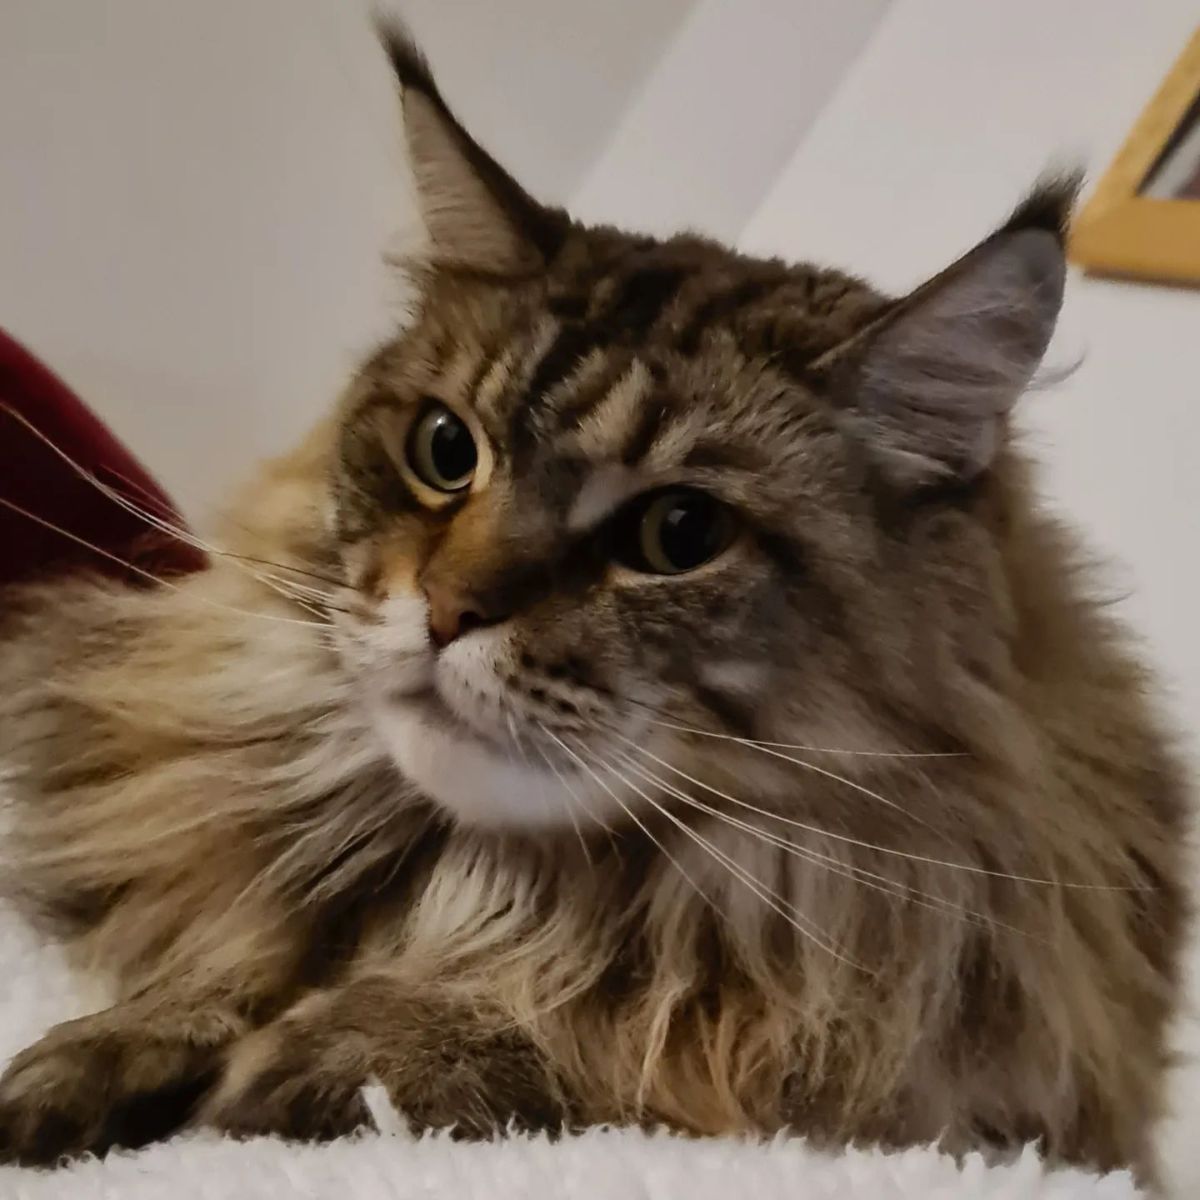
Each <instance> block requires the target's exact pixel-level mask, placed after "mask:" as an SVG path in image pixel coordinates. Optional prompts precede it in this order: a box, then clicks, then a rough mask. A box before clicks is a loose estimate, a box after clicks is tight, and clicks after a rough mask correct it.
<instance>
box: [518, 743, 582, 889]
mask: <svg viewBox="0 0 1200 1200" xmlns="http://www.w3.org/2000/svg"><path fill="white" fill-rule="evenodd" d="M532 744H533V747H534V749H535V750H537V752H538V754H540V755H541V756H542V761H543V762H544V763H545V764H546V766H547V767H549V768H550V770H551V771H552V772H553V774H554V777H555V778H556V779H557V780H558V782H559V783H560V784H562V787H563V790H564V791H565V792H566V793H567V794H568V795H569V796H570V797H571V799H572V800H573V801H574V802H575V804H577V805H578V806H579V811H580V812H582V813H583V814H584V815H585V816H586V817H587V818H588V820H589V821H592V822H593V823H595V821H596V817H595V813H594V812H593V811H592V810H591V808H590V807H589V806H588V805H586V804H584V802H583V797H582V796H581V795H580V794H579V793H578V792H577V791H576V790H575V788H574V787H573V786H572V785H571V784H570V783H569V782H568V781H567V777H566V776H565V775H564V774H563V773H562V772H561V771H560V770H559V769H558V765H557V763H555V761H554V760H553V759H552V758H551V757H550V755H548V754H547V753H546V751H545V749H543V747H542V745H541V744H540V743H539V742H533V743H532ZM567 817H568V819H569V820H570V822H571V828H572V829H573V830H574V831H575V836H576V838H577V839H578V840H579V848H580V849H581V850H582V851H583V857H584V858H586V859H587V863H588V867H589V868H591V869H592V870H595V868H596V862H595V859H593V858H592V852H591V850H590V848H589V847H588V844H587V839H586V838H585V837H584V836H583V829H582V827H581V826H580V824H579V818H578V817H577V816H576V814H575V809H574V808H573V807H572V806H571V805H570V804H568V805H567Z"/></svg>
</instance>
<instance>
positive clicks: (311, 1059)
mask: <svg viewBox="0 0 1200 1200" xmlns="http://www.w3.org/2000/svg"><path fill="white" fill-rule="evenodd" d="M361 1049H362V1048H361V1047H360V1046H359V1045H358V1044H356V1039H354V1038H353V1037H352V1036H350V1037H346V1038H344V1039H337V1040H334V1041H330V1040H327V1039H326V1038H323V1037H320V1036H316V1037H314V1036H312V1034H311V1032H310V1031H308V1030H305V1029H303V1028H298V1027H295V1026H292V1025H291V1024H290V1023H289V1022H287V1021H283V1022H280V1023H279V1024H277V1025H274V1026H270V1027H268V1028H266V1029H261V1030H259V1031H258V1032H256V1033H253V1034H251V1035H250V1036H249V1037H248V1038H245V1039H244V1040H243V1041H241V1042H239V1043H238V1045H237V1046H235V1047H233V1050H232V1053H231V1055H230V1057H229V1061H228V1064H227V1066H226V1069H225V1074H224V1078H223V1079H222V1081H221V1083H220V1084H219V1085H218V1086H217V1087H215V1088H214V1089H213V1091H212V1092H211V1094H210V1095H209V1096H208V1097H207V1098H206V1100H205V1101H204V1103H203V1104H202V1105H201V1107H200V1110H199V1113H198V1115H197V1118H196V1123H197V1124H200V1125H207V1126H211V1127H212V1128H215V1129H219V1130H221V1132H223V1133H227V1134H230V1135H231V1136H233V1137H239V1138H246V1137H256V1136H260V1135H265V1134H274V1135H276V1136H278V1137H284V1138H289V1139H292V1140H295V1141H331V1140H333V1139H334V1138H338V1137H344V1136H345V1135H347V1134H350V1133H353V1132H354V1131H355V1130H357V1129H361V1128H363V1127H364V1126H369V1125H371V1115H370V1111H369V1110H368V1108H367V1106H366V1103H365V1101H364V1100H363V1097H362V1088H363V1085H364V1084H365V1083H366V1082H367V1080H368V1077H369V1073H370V1069H369V1065H368V1062H367V1060H366V1058H365V1057H364V1055H363V1054H362V1052H361Z"/></svg>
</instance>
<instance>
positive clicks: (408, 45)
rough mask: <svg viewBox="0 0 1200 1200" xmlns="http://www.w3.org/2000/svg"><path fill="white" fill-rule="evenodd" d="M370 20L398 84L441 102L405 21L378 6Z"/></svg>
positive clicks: (431, 75)
mask: <svg viewBox="0 0 1200 1200" xmlns="http://www.w3.org/2000/svg"><path fill="white" fill-rule="evenodd" d="M373 19H374V24H375V32H376V34H377V36H378V37H379V41H380V42H381V43H382V45H383V48H384V50H385V51H386V52H387V56H388V61H389V62H390V63H391V64H392V70H393V71H394V72H395V75H396V78H397V80H398V81H399V83H400V86H401V87H402V88H412V89H413V90H414V91H418V92H424V93H425V94H426V95H427V96H430V97H432V98H434V99H436V100H439V101H440V100H441V94H440V93H439V91H438V86H437V82H436V81H435V80H434V78H433V72H432V71H431V70H430V69H429V63H428V61H427V60H426V58H425V55H424V54H423V53H422V52H421V48H420V46H418V45H417V43H416V40H415V39H414V38H413V35H412V32H411V31H410V30H409V28H408V26H407V25H406V24H405V23H404V21H403V20H402V19H401V18H400V17H398V16H397V15H396V14H395V13H387V12H382V11H380V10H378V9H377V10H376V11H375V14H374V18H373Z"/></svg>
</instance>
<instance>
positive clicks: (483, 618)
mask: <svg viewBox="0 0 1200 1200" xmlns="http://www.w3.org/2000/svg"><path fill="white" fill-rule="evenodd" d="M425 600H426V602H427V603H428V605H429V638H430V641H432V642H433V644H434V645H435V646H437V647H438V648H439V649H440V648H442V647H444V646H448V645H450V643H451V642H453V641H454V640H455V639H456V638H460V637H462V635H463V634H464V633H470V631H471V630H472V629H478V628H479V627H480V626H482V625H487V624H488V623H489V622H490V620H492V619H493V618H490V617H489V616H488V615H487V614H486V613H485V612H484V611H483V606H482V605H480V604H479V603H478V602H477V601H475V600H474V599H473V598H472V597H471V596H469V595H468V594H467V593H466V592H464V591H460V590H459V589H458V588H455V587H451V586H449V585H446V584H441V583H436V582H429V583H426V584H425Z"/></svg>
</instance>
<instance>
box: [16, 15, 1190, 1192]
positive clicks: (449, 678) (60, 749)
mask: <svg viewBox="0 0 1200 1200" xmlns="http://www.w3.org/2000/svg"><path fill="white" fill-rule="evenodd" d="M384 41H385V44H386V46H387V49H388V51H389V53H390V57H391V61H392V64H393V66H394V68H395V73H396V76H397V78H398V81H399V87H400V90H401V93H402V100H403V120H404V130H405V134H406V137H407V144H408V149H409V151H410V155H411V159H412V162H413V166H414V174H415V179H416V185H417V191H418V194H419V202H420V208H421V211H422V214H423V218H424V224H425V227H426V230H427V234H428V246H427V250H426V251H425V252H424V253H423V254H422V256H421V258H420V261H417V262H414V263H413V264H412V265H411V276H412V280H413V284H414V288H415V294H416V296H417V301H416V304H415V311H414V313H413V316H412V320H411V322H409V323H408V324H407V326H406V327H405V328H404V329H403V330H402V331H401V332H399V333H398V334H397V336H396V337H395V339H394V340H392V341H390V342H389V343H388V344H386V345H384V346H383V347H382V348H380V349H379V350H378V351H377V352H376V353H375V354H374V355H373V356H372V357H371V358H370V359H369V361H367V362H366V363H365V365H364V366H363V367H362V369H361V370H360V371H359V372H358V374H357V376H356V377H355V378H354V379H353V381H352V382H351V383H350V385H349V387H348V388H347V390H346V392H345V394H344V395H343V397H342V398H341V400H340V402H339V403H338V405H337V407H336V410H335V411H334V412H333V413H332V414H331V415H330V416H329V417H328V419H327V420H325V421H324V422H323V423H322V424H321V425H320V426H319V428H317V429H316V430H315V431H314V432H313V433H312V434H311V435H310V436H309V437H308V438H307V440H306V441H305V442H304V443H303V444H302V445H301V446H300V447H299V448H298V449H296V450H295V451H294V452H293V453H291V454H289V455H287V456H286V457H284V458H281V459H279V460H277V461H274V462H271V463H269V464H268V465H267V466H266V467H264V469H263V470H262V471H261V473H260V475H259V476H258V478H257V479H256V480H255V481H254V483H253V484H252V485H251V486H250V487H249V489H248V490H247V491H246V492H245V493H244V494H243V495H242V496H241V497H240V498H239V499H238V500H237V502H236V503H235V504H233V505H232V506H231V511H232V512H233V514H234V516H235V517H236V520H234V521H231V522H230V523H229V524H228V527H226V528H224V529H223V530H221V531H220V532H219V533H218V534H217V535H216V537H215V541H214V543H213V544H212V545H211V546H210V547H209V549H210V554H211V565H210V566H209V567H208V568H207V569H205V570H204V571H202V572H200V573H199V574H196V575H194V576H191V577H189V578H187V579H186V580H179V581H175V582H174V583H172V584H169V585H164V586H160V587H152V588H147V589H145V590H141V591H138V590H132V589H127V588H122V587H120V586H118V585H116V584H112V583H103V582H100V581H79V582H74V583H56V584H54V585H52V586H51V585H48V584H47V585H43V586H42V587H41V588H40V589H32V590H30V589H27V590H26V591H24V592H23V593H21V594H20V595H19V596H10V597H9V599H8V602H7V607H6V611H7V613H8V617H7V627H6V630H5V633H4V635H3V639H2V641H0V757H2V759H3V761H4V762H5V763H6V764H7V765H8V766H9V767H10V768H12V769H13V772H14V777H13V779H12V782H11V785H10V787H11V793H12V795H11V804H10V807H11V810H12V823H13V832H12V835H11V837H10V838H9V841H8V863H7V867H6V872H7V874H6V878H7V880H8V883H9V885H10V889H9V890H10V891H11V892H12V894H13V895H15V896H17V897H19V899H20V901H21V902H22V903H23V904H25V905H26V906H27V909H28V911H30V912H31V913H34V914H36V915H37V916H38V917H39V918H40V919H42V920H43V921H44V922H46V923H47V925H48V926H49V927H51V928H53V929H54V930H55V931H56V932H57V933H58V934H59V935H60V936H61V937H62V938H63V939H64V940H65V941H66V943H67V944H68V945H69V947H70V948H71V950H72V952H73V953H74V954H75V956H76V957H77V959H78V960H79V961H80V963H81V964H83V965H84V966H85V967H88V968H93V969H101V970H104V971H106V972H108V973H109V975H110V976H111V977H112V979H113V980H114V981H115V987H116V990H117V1000H116V1002H115V1004H114V1005H113V1006H112V1007H110V1008H108V1009H106V1010H105V1011H103V1012H99V1013H96V1014H95V1015H92V1016H88V1017H85V1018H83V1019H81V1020H77V1021H71V1022H68V1023H67V1024H64V1025H60V1026H58V1027H57V1028H55V1029H53V1030H51V1031H50V1033H48V1034H47V1035H46V1036H45V1037H44V1038H43V1039H42V1040H41V1041H40V1042H38V1043H37V1044H36V1045H34V1046H32V1047H30V1048H29V1049H28V1050H26V1051H25V1052H24V1053H22V1054H20V1055H19V1056H18V1057H17V1058H16V1060H15V1061H14V1062H13V1063H12V1064H11V1065H10V1066H9V1067H8V1070H7V1073H6V1074H5V1075H4V1077H3V1080H2V1081H0V1158H2V1159H5V1160H15V1161H18V1162H22V1163H49V1162H53V1161H55V1160H57V1159H58V1158H59V1157H60V1156H62V1155H70V1154H78V1153H81V1152H85V1151H96V1152H100V1151H103V1150H104V1149H105V1148H107V1147H109V1146H112V1145H116V1144H120V1145H138V1144H141V1143H144V1142H146V1141H148V1140H151V1139H153V1138H157V1137H162V1136H165V1135H166V1134H167V1133H168V1132H170V1131H171V1130H172V1129H173V1128H176V1127H178V1126H180V1125H183V1124H192V1125H200V1126H208V1127H212V1128H216V1129H220V1130H225V1131H228V1132H231V1133H233V1134H236V1135H249V1134H254V1133H260V1132H270V1133H276V1134H281V1135H285V1136H288V1137H295V1138H327V1137H332V1136H336V1135H340V1134H343V1133H348V1132H349V1131H351V1130H353V1129H355V1128H357V1127H359V1126H362V1125H364V1124H369V1123H370V1121H371V1114H370V1112H369V1110H368V1108H367V1107H366V1106H365V1104H364V1100H363V1093H362V1088H363V1085H364V1083H366V1082H367V1081H368V1080H372V1079H373V1080H377V1081H378V1082H379V1083H380V1084H381V1085H382V1086H383V1087H384V1088H385V1089H386V1091H387V1093H388V1094H389V1095H390V1098H391V1100H392V1101H393V1102H394V1105H395V1107H396V1109H397V1110H398V1111H399V1112H400V1113H401V1114H403V1116H404V1117H405V1118H406V1119H407V1120H408V1121H409V1122H410V1123H411V1125H412V1126H413V1127H414V1128H417V1129H424V1128H430V1127H447V1126H453V1127H454V1128H455V1129H456V1130H457V1131H458V1133H459V1134H461V1135H465V1136H472V1137H475V1136H479V1137H482V1136H488V1135H490V1134H492V1133H493V1132H495V1131H497V1130H499V1129H504V1128H509V1127H515V1128H525V1129H534V1130H558V1129H563V1128H566V1129H571V1128H578V1127H581V1126H586V1125H591V1124H594V1123H601V1122H612V1123H631V1124H642V1125H649V1124H665V1125H667V1126H670V1127H674V1128H677V1129H681V1130H685V1131H689V1132H692V1133H696V1134H718V1133H736V1132H743V1131H751V1132H763V1133H772V1132H775V1131H779V1130H792V1131H797V1132H800V1133H803V1134H805V1135H808V1136H809V1137H811V1138H813V1139H814V1140H816V1141H817V1142H819V1143H830V1144H832V1143H835V1142H840V1141H843V1140H845V1139H850V1138H853V1139H859V1140H866V1141H870V1142H877V1143H880V1144H883V1145H887V1146H899V1145H903V1144H906V1143H914V1142H920V1141H924V1140H927V1139H933V1138H941V1139H943V1144H944V1145H946V1146H948V1147H949V1148H950V1149H952V1150H962V1149H965V1148H970V1147H989V1148H996V1149H998V1150H1001V1151H1002V1150H1003V1149H1004V1148H1008V1147H1016V1146H1018V1145H1020V1144H1022V1143H1024V1142H1026V1141H1027V1140H1030V1139H1040V1141H1041V1143H1042V1145H1043V1146H1044V1148H1045V1149H1046V1151H1047V1152H1048V1153H1049V1154H1050V1155H1052V1156H1054V1157H1055V1158H1057V1159H1061V1160H1072V1161H1081V1162H1089V1163H1094V1164H1098V1165H1101V1166H1112V1165H1114V1164H1123V1163H1132V1164H1134V1165H1135V1166H1137V1167H1138V1168H1139V1169H1141V1170H1142V1171H1144V1172H1148V1171H1150V1170H1151V1168H1152V1164H1151V1154H1150V1150H1149V1145H1150V1143H1149V1136H1148V1135H1149V1131H1150V1129H1151V1124H1152V1120H1153V1118H1154V1117H1155V1115H1156V1113H1157V1111H1158V1109H1159V1106H1160V1096H1161V1091H1162V1081H1163V1073H1164V1064H1165V1049H1164V1024H1165V1021H1166V1019H1167V1017H1168V1016H1169V1013H1170V1011H1171V1009H1172V1006H1173V1003H1174V1001H1175V998H1176V988H1177V983H1176V974H1177V958H1178V952H1179V945H1180V938H1181V927H1182V923H1183V918H1184V915H1185V914H1184V908H1185V904H1184V899H1183V896H1184V893H1183V888H1182V866H1181V860H1180V854H1181V848H1180V844H1181V839H1182V829H1183V823H1184V815H1185V802H1184V791H1183V785H1182V781H1181V775H1180V771H1179V768H1178V766H1177V763H1176V760H1175V758H1174V757H1173V751H1172V749H1171V747H1170V745H1169V740H1168V738H1167V737H1166V735H1165V734H1164V731H1163V728H1162V726H1161V724H1160V721H1159V719H1158V718H1157V716H1156V715H1155V712H1154V708H1153V704H1152V702H1151V699H1150V698H1149V696H1150V693H1151V690H1152V689H1151V684H1150V681H1149V680H1148V678H1147V675H1146V673H1145V671H1144V670H1143V668H1142V666H1141V665H1140V664H1139V662H1138V658H1137V655H1136V654H1135V653H1133V652H1132V651H1131V650H1130V649H1129V647H1128V646H1127V642H1126V637H1125V634H1124V632H1123V631H1122V629H1121V628H1120V626H1119V625H1118V624H1117V623H1116V622H1115V621H1114V619H1113V618H1112V617H1111V615H1109V614H1108V613H1107V612H1106V610H1105V609H1104V608H1103V607H1102V605H1101V604H1100V603H1098V602H1097V601H1095V600H1093V599H1092V598H1091V596H1090V595H1089V591H1088V584H1087V579H1086V576H1085V574H1084V573H1083V572H1082V571H1081V568H1080V560H1079V555H1078V553H1077V548H1076V544H1075V542H1074V541H1073V539H1072V538H1071V536H1070V535H1069V534H1068V533H1066V532H1065V531H1064V530H1063V529H1062V527H1061V526H1060V525H1059V524H1058V523H1057V522H1056V521H1055V520H1054V519H1052V518H1051V517H1049V516H1048V515H1046V514H1045V512H1044V511H1043V509H1042V507H1041V505H1040V504H1039V502H1038V500H1037V498H1036V496H1035V493H1034V490H1033V487H1032V485H1031V482H1030V472H1029V468H1028V464H1027V462H1026V460H1025V458H1024V457H1023V456H1022V454H1021V453H1020V450H1019V447H1018V446H1017V445H1016V444H1015V443H1014V438H1013V435H1012V431H1011V429H1010V413H1011V410H1012V408H1013V406H1014V404H1015V402H1016V400H1017V399H1018V397H1019V396H1020V395H1021V394H1022V392H1023V391H1025V390H1026V389H1027V387H1028V386H1029V384H1030V382H1031V380H1032V378H1033V376H1034V374H1035V371H1037V370H1038V369H1039V366H1040V360H1041V358H1042V356H1043V353H1044V351H1045V349H1046V346H1047V343H1048V341H1049V339H1050V335H1051V331H1052V329H1053V327H1054V324H1055V320H1056V316H1057V312H1058V309H1059V304H1060V299H1061V294H1062V289H1063V279H1064V266H1063V236H1064V228H1065V224H1066V222H1067V219H1068V216H1069V210H1070V206H1071V202H1072V198H1073V191H1074V189H1073V185H1072V184H1071V183H1070V182H1049V183H1044V184H1042V185H1040V186H1039V188H1038V189H1036V190H1035V192H1034V193H1033V194H1032V195H1031V197H1030V198H1029V199H1027V200H1026V201H1025V202H1024V203H1023V204H1021V205H1020V207H1019V208H1018V209H1017V210H1016V211H1015V212H1014V214H1013V215H1012V216H1011V218H1010V219H1009V220H1008V221H1007V222H1006V223H1005V224H1004V225H1003V226H1002V227H1000V228H999V229H998V230H997V231H996V232H995V233H993V234H992V235H991V236H989V237H988V238H986V239H985V240H984V241H983V242H981V243H980V244H979V245H978V246H977V247H975V249H973V250H971V251H970V252H969V253H968V254H966V255H965V256H964V257H963V258H961V259H959V260H958V261H957V262H956V263H954V264H953V265H952V266H951V267H949V268H948V269H947V270H945V271H943V272H942V273H941V274H939V275H937V276H935V277H934V278H933V279H931V280H930V281H929V282H928V283H926V284H924V285H923V286H921V287H920V288H918V289H917V290H916V291H914V292H913V293H912V294H910V295H908V296H906V297H904V298H902V299H894V298H889V297H886V296H884V295H881V294H880V293H879V292H877V291H875V290H874V289H872V288H871V287H870V286H869V285H867V284H865V283H863V282H861V281H860V280H857V279H854V278H851V277H849V276H847V275H845V274H843V273H841V272H838V271H835V270H828V269H824V268H817V267H814V266H810V265H806V264H801V265H789V264H785V263H782V262H779V261H775V260H767V261H764V260H759V259H751V258H747V257H744V256H742V255H740V254H737V253H735V252H733V251H731V250H729V249H727V248H726V247H723V246H720V245H716V244H714V243H713V242H710V241H707V240H705V239H703V238H701V237H697V236H693V235H680V236H677V237H672V238H668V239H666V240H657V239H654V238H650V237H643V236H636V235H632V234H628V233H624V232H621V231H618V230H616V229H611V228H604V227H587V226H583V225H581V224H578V223H576V222H574V221H572V220H571V219H570V218H569V217H568V216H567V215H566V214H565V213H564V212H562V211H560V210H558V209H554V208H548V207H545V206H543V205H541V204H539V203H537V202H535V201H534V200H533V199H532V198H531V197H530V196H529V195H528V194H527V193H526V192H525V191H524V190H523V189H522V188H521V187H520V185H519V184H518V183H516V182H515V181H514V180H513V179H512V178H511V177H510V176H509V175H508V174H506V173H505V171H504V170H503V169H502V168H501V167H500V166H499V165H498V164H497V163H496V162H495V161H494V160H493V159H492V158H491V157H489V156H488V155H487V154H486V153H485V152H484V150H483V149H481V147H480V146H479V145H478V144H477V143H476V142H475V141H474V140H473V139H472V137H471V136H470V134H469V133H467V132H466V130H465V129H464V128H463V127H462V126H461V125H460V124H459V123H458V121H457V120H456V119H455V117H454V116H453V115H452V114H451V112H450V110H449V109H448V108H447V106H446V104H445V102H444V101H443V99H442V97H441V95H440V93H439V91H438V88H437V86H436V84H435V83H434V80H433V78H432V77H431V75H430V73H429V70H428V68H427V66H426V65H425V63H424V61H423V60H422V58H421V57H420V55H419V54H418V52H417V51H416V50H415V49H414V47H413V46H412V44H411V43H410V42H409V41H408V40H407V39H406V37H405V36H404V35H403V34H402V33H400V32H397V31H394V30H388V31H385V34H384ZM148 519H149V520H153V518H152V517H148Z"/></svg>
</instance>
